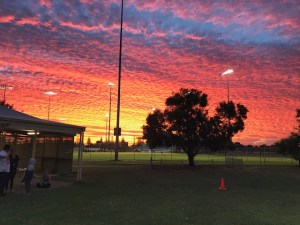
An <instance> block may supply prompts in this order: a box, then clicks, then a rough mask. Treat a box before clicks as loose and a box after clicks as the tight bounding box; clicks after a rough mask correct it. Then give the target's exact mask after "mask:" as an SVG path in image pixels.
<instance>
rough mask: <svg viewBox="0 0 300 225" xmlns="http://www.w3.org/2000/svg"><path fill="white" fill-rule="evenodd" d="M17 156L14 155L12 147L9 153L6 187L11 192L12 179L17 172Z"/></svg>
mask: <svg viewBox="0 0 300 225" xmlns="http://www.w3.org/2000/svg"><path fill="white" fill-rule="evenodd" d="M19 160H20V158H19V156H18V155H16V150H15V149H14V148H12V149H11V152H10V155H9V161H10V173H9V180H8V184H7V187H6V189H8V185H9V190H10V192H13V187H14V179H15V176H16V174H17V171H18V170H19Z"/></svg>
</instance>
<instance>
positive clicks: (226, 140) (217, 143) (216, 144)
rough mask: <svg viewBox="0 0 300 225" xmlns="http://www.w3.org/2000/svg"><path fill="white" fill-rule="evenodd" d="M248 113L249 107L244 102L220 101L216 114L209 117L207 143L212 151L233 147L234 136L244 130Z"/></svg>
mask: <svg viewBox="0 0 300 225" xmlns="http://www.w3.org/2000/svg"><path fill="white" fill-rule="evenodd" d="M247 113H248V109H247V108H246V107H245V106H244V105H242V104H239V103H238V104H235V103H234V102H233V101H228V102H220V104H219V105H218V107H217V108H216V112H215V115H214V116H213V117H211V118H210V119H209V130H210V133H209V135H208V137H207V139H206V145H207V146H208V147H209V148H210V149H211V150H212V151H217V150H220V149H224V148H226V147H227V148H231V147H233V143H232V137H233V136H234V135H235V134H237V133H238V132H241V131H243V130H244V128H245V122H244V121H245V120H246V119H247Z"/></svg>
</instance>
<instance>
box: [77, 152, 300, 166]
mask: <svg viewBox="0 0 300 225" xmlns="http://www.w3.org/2000/svg"><path fill="white" fill-rule="evenodd" d="M118 158H119V160H118V161H114V152H84V153H83V165H101V164H128V165H131V164H140V165H141V164H149V165H150V164H151V165H188V158H187V155H186V154H181V153H142V152H121V153H119V157H118ZM73 159H74V160H73V162H74V164H75V165H76V164H77V152H76V151H75V152H74V157H73ZM195 165H227V166H242V165H246V166H247V165H261V166H264V165H266V166H267V165H268V166H269V165H279V166H284V165H286V166H294V165H298V161H296V160H294V159H292V158H291V157H288V156H282V155H278V154H272V155H271V154H269V155H267V154H265V155H255V154H253V155H245V154H244V155H242V154H239V155H236V156H232V155H229V154H226V156H225V154H214V155H210V154H199V155H197V156H196V157H195Z"/></svg>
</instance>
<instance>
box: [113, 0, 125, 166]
mask: <svg viewBox="0 0 300 225" xmlns="http://www.w3.org/2000/svg"><path fill="white" fill-rule="evenodd" d="M123 6H124V1H123V0H122V3H121V28H120V51H119V76H118V103H117V125H116V134H115V135H116V143H115V161H118V158H119V155H118V154H119V136H120V133H119V131H120V98H121V72H122V34H123Z"/></svg>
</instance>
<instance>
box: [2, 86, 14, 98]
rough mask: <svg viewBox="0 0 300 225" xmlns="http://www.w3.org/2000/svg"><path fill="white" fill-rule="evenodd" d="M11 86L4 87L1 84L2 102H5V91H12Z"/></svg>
mask: <svg viewBox="0 0 300 225" xmlns="http://www.w3.org/2000/svg"><path fill="white" fill-rule="evenodd" d="M12 88H13V87H12V86H9V85H6V84H1V85H0V89H2V90H3V102H5V100H6V99H5V96H6V90H12Z"/></svg>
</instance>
